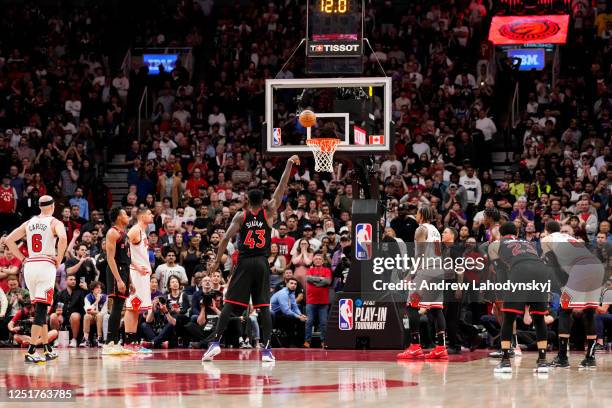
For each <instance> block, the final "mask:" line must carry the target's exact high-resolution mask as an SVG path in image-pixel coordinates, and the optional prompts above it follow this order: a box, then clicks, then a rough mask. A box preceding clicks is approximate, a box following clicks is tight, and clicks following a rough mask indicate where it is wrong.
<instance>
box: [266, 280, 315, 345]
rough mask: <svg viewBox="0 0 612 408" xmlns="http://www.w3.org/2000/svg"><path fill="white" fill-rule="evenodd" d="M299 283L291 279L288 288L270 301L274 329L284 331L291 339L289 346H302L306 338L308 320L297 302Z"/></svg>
mask: <svg viewBox="0 0 612 408" xmlns="http://www.w3.org/2000/svg"><path fill="white" fill-rule="evenodd" d="M297 285H298V281H297V279H295V278H289V280H288V281H287V286H286V287H285V288H283V289H281V290H279V291H278V292H276V293H275V294H274V295H272V298H271V299H270V309H271V311H272V316H273V318H274V327H275V328H277V329H280V330H283V331H284V332H285V333H287V335H288V337H289V344H290V345H291V344H293V345H296V346H297V345H300V344H301V339H303V338H304V322H306V320H307V319H308V318H307V317H306V316H305V315H303V314H302V312H301V311H300V309H299V307H298V305H297V302H296V300H295V290H296V288H297Z"/></svg>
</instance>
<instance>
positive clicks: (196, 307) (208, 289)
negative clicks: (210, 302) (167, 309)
mask: <svg viewBox="0 0 612 408" xmlns="http://www.w3.org/2000/svg"><path fill="white" fill-rule="evenodd" d="M212 292H213V288H212V281H211V279H210V276H204V277H203V278H202V280H201V281H200V289H199V290H198V291H197V292H196V293H195V294H194V295H193V297H192V298H191V309H189V316H190V320H191V321H192V322H195V321H196V319H197V318H198V316H199V315H200V305H201V304H202V299H203V298H204V297H205V296H206V295H207V294H210V293H212ZM219 293H221V292H219Z"/></svg>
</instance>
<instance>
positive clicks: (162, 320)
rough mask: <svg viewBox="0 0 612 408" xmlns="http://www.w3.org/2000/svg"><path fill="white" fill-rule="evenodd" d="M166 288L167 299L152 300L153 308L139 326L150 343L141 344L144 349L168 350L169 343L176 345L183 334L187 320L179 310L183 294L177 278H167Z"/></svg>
mask: <svg viewBox="0 0 612 408" xmlns="http://www.w3.org/2000/svg"><path fill="white" fill-rule="evenodd" d="M168 288H169V292H168V297H167V298H166V297H161V296H160V297H157V298H155V299H154V300H153V307H152V308H151V310H149V312H148V313H147V317H146V320H145V322H144V323H142V325H141V328H142V332H143V335H144V337H145V340H146V341H147V342H150V343H152V344H148V343H143V345H144V346H145V347H153V348H160V347H161V348H168V347H169V344H170V343H173V344H174V343H176V339H177V336H181V335H183V334H184V333H185V331H184V328H185V324H186V323H187V321H188V318H187V316H185V315H184V313H183V312H184V311H182V310H181V301H182V299H181V297H182V296H183V294H182V292H181V290H180V282H179V278H178V277H177V276H174V275H173V276H170V278H168Z"/></svg>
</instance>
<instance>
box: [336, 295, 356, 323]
mask: <svg viewBox="0 0 612 408" xmlns="http://www.w3.org/2000/svg"><path fill="white" fill-rule="evenodd" d="M338 305H339V307H338V328H339V329H340V330H353V299H340V301H339V303H338Z"/></svg>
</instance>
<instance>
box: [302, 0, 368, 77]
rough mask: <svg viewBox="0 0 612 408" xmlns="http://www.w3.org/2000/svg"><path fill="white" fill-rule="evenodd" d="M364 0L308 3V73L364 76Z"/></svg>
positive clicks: (313, 1) (333, 0) (314, 1)
mask: <svg viewBox="0 0 612 408" xmlns="http://www.w3.org/2000/svg"><path fill="white" fill-rule="evenodd" d="M363 10H364V7H363V0H308V16H307V21H308V34H307V39H306V59H307V62H308V63H307V70H308V72H309V73H311V74H360V73H362V72H363V62H362V56H363Z"/></svg>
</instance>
